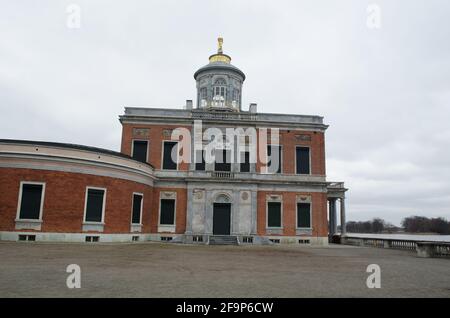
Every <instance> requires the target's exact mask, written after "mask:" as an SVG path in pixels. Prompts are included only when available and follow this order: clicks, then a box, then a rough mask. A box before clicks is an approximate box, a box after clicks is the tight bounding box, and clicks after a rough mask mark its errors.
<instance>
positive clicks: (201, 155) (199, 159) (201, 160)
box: [195, 150, 206, 171]
mask: <svg viewBox="0 0 450 318" xmlns="http://www.w3.org/2000/svg"><path fill="white" fill-rule="evenodd" d="M205 166H206V165H205V151H204V150H197V152H196V156H195V170H197V171H205Z"/></svg>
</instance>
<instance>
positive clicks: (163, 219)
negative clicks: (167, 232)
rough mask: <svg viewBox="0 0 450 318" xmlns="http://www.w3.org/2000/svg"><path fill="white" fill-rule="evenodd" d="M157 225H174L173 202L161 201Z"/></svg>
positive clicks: (168, 200)
mask: <svg viewBox="0 0 450 318" xmlns="http://www.w3.org/2000/svg"><path fill="white" fill-rule="evenodd" d="M159 223H160V224H162V225H174V224H175V200H173V199H161V215H160V216H159Z"/></svg>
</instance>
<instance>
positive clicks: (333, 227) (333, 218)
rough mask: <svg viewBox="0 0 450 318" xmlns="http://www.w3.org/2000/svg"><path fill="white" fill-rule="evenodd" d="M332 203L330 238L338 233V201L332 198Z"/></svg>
mask: <svg viewBox="0 0 450 318" xmlns="http://www.w3.org/2000/svg"><path fill="white" fill-rule="evenodd" d="M329 202H330V216H329V218H330V220H329V230H328V231H329V235H330V237H331V236H333V235H334V234H336V232H337V222H336V199H335V198H331V199H330V200H329Z"/></svg>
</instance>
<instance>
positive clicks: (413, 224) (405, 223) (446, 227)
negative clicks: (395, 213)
mask: <svg viewBox="0 0 450 318" xmlns="http://www.w3.org/2000/svg"><path fill="white" fill-rule="evenodd" d="M401 224H402V227H397V226H395V225H393V224H390V223H388V222H386V221H385V220H383V219H380V218H375V219H372V220H371V221H362V222H355V221H350V222H347V223H346V225H347V226H346V227H347V232H350V233H395V232H400V231H402V232H403V231H404V232H408V233H437V234H450V221H447V220H446V219H444V218H427V217H425V216H410V217H407V218H404V219H403V220H402V223H401Z"/></svg>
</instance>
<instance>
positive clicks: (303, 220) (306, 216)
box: [297, 202, 311, 228]
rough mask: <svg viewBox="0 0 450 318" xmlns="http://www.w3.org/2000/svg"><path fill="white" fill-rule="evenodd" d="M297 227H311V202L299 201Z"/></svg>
mask: <svg viewBox="0 0 450 318" xmlns="http://www.w3.org/2000/svg"><path fill="white" fill-rule="evenodd" d="M297 227H298V228H302V227H303V228H310V227H311V204H310V203H300V202H299V203H297Z"/></svg>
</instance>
